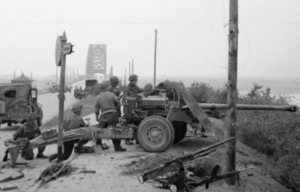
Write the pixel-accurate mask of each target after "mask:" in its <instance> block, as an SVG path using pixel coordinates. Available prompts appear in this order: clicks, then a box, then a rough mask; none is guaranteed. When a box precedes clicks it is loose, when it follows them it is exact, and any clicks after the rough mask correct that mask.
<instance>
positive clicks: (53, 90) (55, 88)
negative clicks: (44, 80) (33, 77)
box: [49, 83, 59, 93]
mask: <svg viewBox="0 0 300 192" xmlns="http://www.w3.org/2000/svg"><path fill="white" fill-rule="evenodd" d="M49 92H50V93H58V92H59V84H56V83H52V84H50V83H49Z"/></svg>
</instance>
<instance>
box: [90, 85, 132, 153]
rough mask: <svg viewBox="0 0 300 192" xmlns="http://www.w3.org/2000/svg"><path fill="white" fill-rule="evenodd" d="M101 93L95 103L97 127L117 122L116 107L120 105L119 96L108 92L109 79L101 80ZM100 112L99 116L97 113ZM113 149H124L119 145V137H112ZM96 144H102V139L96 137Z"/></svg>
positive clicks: (104, 126) (105, 126)
mask: <svg viewBox="0 0 300 192" xmlns="http://www.w3.org/2000/svg"><path fill="white" fill-rule="evenodd" d="M100 85H101V86H100V87H101V93H100V95H98V96H97V99H96V103H95V114H96V119H97V120H98V121H99V126H98V127H99V128H107V127H108V126H109V125H116V124H118V123H119V117H118V112H117V109H118V108H119V107H120V102H119V98H118V97H117V96H116V95H115V94H114V93H112V92H109V91H108V89H109V85H110V83H109V81H103V82H102V83H101V84H100ZM100 112H101V115H100V118H99V114H100ZM112 141H113V144H114V148H115V151H126V149H124V148H122V147H121V140H120V139H112ZM97 144H98V145H101V146H102V148H103V145H102V140H101V139H98V140H97Z"/></svg>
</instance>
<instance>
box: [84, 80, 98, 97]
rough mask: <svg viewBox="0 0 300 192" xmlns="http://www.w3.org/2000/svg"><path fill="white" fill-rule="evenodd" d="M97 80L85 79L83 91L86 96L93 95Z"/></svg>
mask: <svg viewBox="0 0 300 192" xmlns="http://www.w3.org/2000/svg"><path fill="white" fill-rule="evenodd" d="M97 83H98V80H97V79H88V80H85V88H84V92H85V95H86V96H91V97H95V95H96V94H95V86H96V85H97Z"/></svg>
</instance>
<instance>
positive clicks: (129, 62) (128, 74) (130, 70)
mask: <svg viewBox="0 0 300 192" xmlns="http://www.w3.org/2000/svg"><path fill="white" fill-rule="evenodd" d="M130 72H131V67H130V62H129V71H128V75H129V76H130V75H131V74H130Z"/></svg>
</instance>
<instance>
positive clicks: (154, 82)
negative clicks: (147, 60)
mask: <svg viewBox="0 0 300 192" xmlns="http://www.w3.org/2000/svg"><path fill="white" fill-rule="evenodd" d="M156 48H157V29H155V41H154V81H153V86H154V87H155V86H156Z"/></svg>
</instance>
